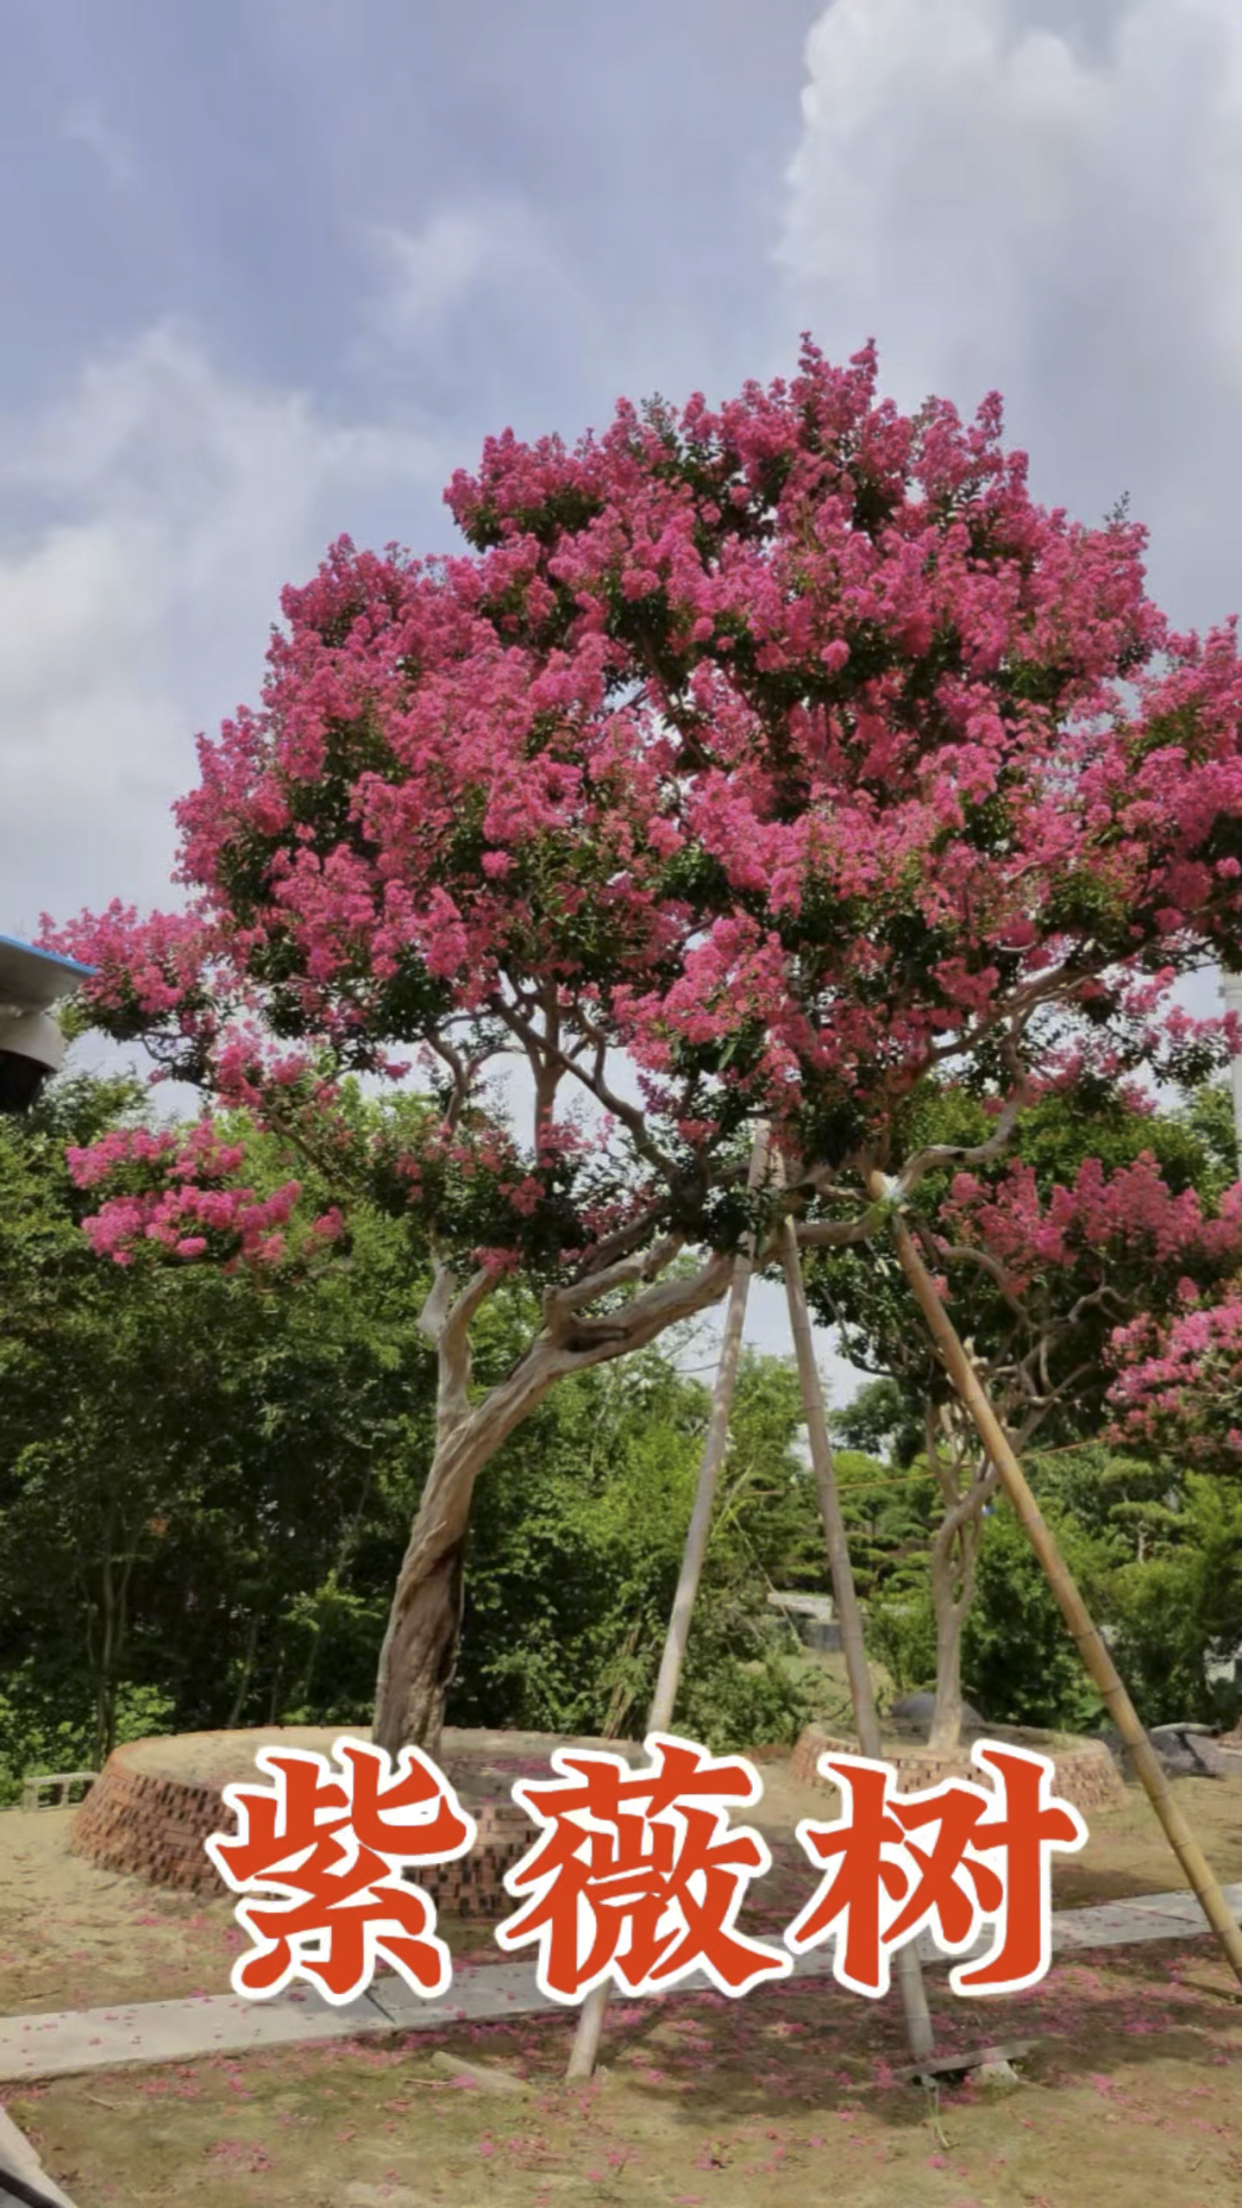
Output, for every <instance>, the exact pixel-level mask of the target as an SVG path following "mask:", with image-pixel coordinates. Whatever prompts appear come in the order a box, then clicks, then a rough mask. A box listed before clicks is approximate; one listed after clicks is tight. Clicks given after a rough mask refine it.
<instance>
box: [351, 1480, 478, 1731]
mask: <svg viewBox="0 0 1242 2208" xmlns="http://www.w3.org/2000/svg"><path fill="white" fill-rule="evenodd" d="M420 1516H421V1513H420ZM465 1547H466V1542H465V1535H464V1533H463V1534H462V1535H461V1537H460V1538H459V1539H457V1540H456V1541H453V1542H452V1543H451V1544H450V1545H449V1546H448V1547H446V1548H444V1549H443V1550H440V1551H439V1553H437V1545H436V1544H435V1543H434V1542H432V1543H430V1544H428V1542H427V1541H426V1540H425V1539H422V1538H420V1532H419V1523H418V1520H417V1519H416V1520H415V1525H414V1534H413V1537H412V1538H411V1541H410V1546H409V1548H408V1550H407V1551H406V1557H405V1562H404V1563H403V1565H402V1567H401V1574H400V1577H399V1578H398V1581H397V1587H396V1592H395V1594H394V1596H393V1605H392V1612H391V1615H390V1618H389V1627H388V1634H387V1637H386V1639H385V1644H384V1655H383V1659H382V1663H381V1670H380V1677H379V1686H378V1691H377V1694H376V1701H375V1724H374V1728H373V1730H372V1734H371V1738H372V1739H373V1740H374V1741H375V1742H376V1744H377V1745H378V1746H379V1747H381V1748H386V1749H387V1750H388V1753H389V1755H390V1756H393V1757H394V1758H395V1757H396V1755H397V1753H398V1751H399V1750H400V1749H401V1748H403V1747H405V1746H406V1745H407V1743H408V1744H411V1745H413V1746H416V1747H419V1748H422V1749H425V1750H426V1753H427V1754H428V1755H429V1756H430V1757H431V1758H432V1760H433V1761H436V1760H438V1758H439V1754H440V1735H441V1732H442V1731H443V1728H444V1711H445V1706H446V1704H447V1702H448V1697H449V1689H450V1687H451V1686H452V1684H453V1675H454V1673H455V1671H456V1669H457V1650H458V1645H459V1643H460V1639H461V1613H462V1595H463V1581H462V1559H463V1556H464V1554H465Z"/></svg>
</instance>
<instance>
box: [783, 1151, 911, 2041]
mask: <svg viewBox="0 0 1242 2208" xmlns="http://www.w3.org/2000/svg"><path fill="white" fill-rule="evenodd" d="M778 1167H779V1161H778ZM780 1252H781V1262H782V1264H783V1266H784V1269H785V1293H786V1296H787V1298H788V1302H789V1322H790V1327H791V1330H792V1333H793V1340H794V1350H795V1353H796V1356H797V1361H798V1378H799V1380H800V1382H801V1385H802V1407H803V1410H804V1411H805V1413H806V1426H807V1437H808V1439H809V1442H810V1447H811V1462H812V1465H813V1466H814V1469H815V1484H816V1487H817V1489H818V1492H819V1507H820V1515H821V1517H822V1518H823V1522H824V1539H825V1542H826V1544H827V1549H828V1568H829V1571H830V1573H831V1575H832V1593H833V1600H834V1602H835V1603H836V1608H837V1619H838V1622H839V1624H840V1627H841V1648H842V1652H843V1654H844V1656H845V1667H846V1672H847V1674H848V1677H849V1684H850V1700H851V1702H852V1703H853V1705H854V1723H855V1726H856V1727H857V1731H858V1745H859V1749H860V1752H861V1753H862V1754H863V1755H864V1756H866V1757H867V1758H868V1760H869V1761H871V1762H876V1763H878V1762H881V1761H882V1760H883V1754H884V1746H883V1741H882V1739H881V1735H880V1721H879V1718H878V1716H877V1714H876V1707H875V1695H874V1692H873V1691H872V1686H871V1674H870V1672H869V1670H868V1669H867V1657H866V1651H865V1648H864V1645H863V1629H862V1615H861V1612H860V1611H859V1607H858V1595H857V1591H856V1589H855V1586H854V1569H853V1566H852V1564H851V1562H850V1551H849V1541H848V1539H847V1537H846V1531H845V1521H844V1519H843V1517H842V1515H841V1498H840V1494H839V1492H838V1489H837V1479H836V1469H835V1466H834V1464H833V1458H832V1444H831V1442H830V1441H829V1439H828V1421H827V1419H826V1417H825V1415H824V1399H823V1392H822V1390H821V1388H820V1384H819V1370H818V1367H817V1366H816V1363H815V1343H814V1337H813V1336H812V1333H811V1321H810V1317H809V1315H808V1312H807V1306H806V1287H805V1284H804V1281H803V1276H802V1254H801V1251H800V1250H799V1248H798V1237H797V1230H796V1228H795V1226H794V1223H793V1221H792V1219H786V1221H785V1223H784V1225H783V1227H782V1229H781V1237H780ZM893 1962H894V1968H895V1975H896V1978H897V1985H898V1989H899V1991H900V1994H901V2004H902V2008H903V2010H904V2012H905V2021H906V2038H907V2040H908V2042H909V2047H910V2053H911V2055H912V2056H913V2058H914V2061H915V2062H916V2063H919V2062H923V2061H926V2060H927V2058H928V2057H929V2056H930V2055H931V2054H932V2053H933V2050H934V2045H935V2041H934V2035H933V2032H932V2023H931V2015H930V2012H929V2010H928V2006H927V1990H926V1988H925V1986H924V1984H923V1971H922V1966H921V1965H920V1962H919V1959H918V1956H917V1954H916V1953H915V1951H914V1948H913V1947H912V1946H905V1947H899V1948H898V1949H897V1952H896V1954H895V1956H894V1957H893Z"/></svg>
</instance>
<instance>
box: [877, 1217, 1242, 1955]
mask: <svg viewBox="0 0 1242 2208" xmlns="http://www.w3.org/2000/svg"><path fill="white" fill-rule="evenodd" d="M868 1193H869V1194H870V1195H871V1196H872V1197H874V1198H875V1199H876V1200H877V1201H883V1200H884V1199H885V1198H886V1197H887V1195H888V1193H889V1190H888V1183H887V1181H886V1180H885V1178H884V1175H883V1174H882V1173H872V1174H871V1175H870V1176H869V1178H868ZM892 1231H893V1240H894V1243H895V1244H896V1248H897V1255H898V1257H899V1259H900V1261H901V1267H902V1271H903V1272H904V1273H905V1276H906V1279H907V1280H908V1281H909V1283H910V1286H911V1288H912V1290H913V1292H914V1296H915V1299H916V1301H917V1303H918V1306H919V1309H920V1310H921V1312H922V1314H923V1317H924V1319H925V1321H926V1324H927V1330H928V1332H929V1334H930V1335H931V1338H932V1340H933V1342H934V1343H935V1345H936V1348H937V1350H938V1351H939V1353H940V1356H941V1358H942V1360H943V1362H944V1367H945V1370H946V1372H947V1373H948V1375H949V1378H950V1380H951V1381H952V1382H953V1386H954V1388H955V1389H956V1390H957V1393H958V1395H959V1396H960V1397H961V1400H962V1402H963V1403H964V1404H965V1406H966V1408H967V1410H968V1411H969V1413H970V1416H971V1418H972V1419H973V1420H974V1423H975V1429H976V1431H977V1433H978V1435H979V1439H980V1441H981V1442H982V1443H983V1446H984V1448H985V1449H986V1450H987V1453H988V1455H989V1457H990V1458H991V1460H992V1463H993V1464H994V1465H995V1467H996V1470H997V1472H998V1474H999V1476H1000V1481H1001V1485H1002V1486H1003V1488H1004V1490H1005V1493H1006V1494H1007V1495H1008V1497H1009V1500H1010V1502H1011V1503H1012V1504H1013V1507H1014V1510H1015V1511H1016V1512H1017V1515H1018V1519H1019V1521H1020V1523H1021V1525H1022V1528H1023V1531H1024V1532H1025V1534H1026V1536H1027V1539H1028V1540H1029V1542H1030V1544H1031V1547H1032V1548H1033V1549H1034V1551H1035V1554H1036V1556H1037V1557H1038V1558H1039V1561H1040V1563H1041V1564H1042V1565H1043V1568H1044V1571H1045V1572H1046V1574H1047V1577H1048V1583H1049V1585H1050V1586H1051V1588H1052V1592H1053V1594H1054V1595H1055V1596H1056V1598H1057V1601H1058V1603H1059V1604H1060V1606H1061V1611H1062V1614H1063V1615H1064V1617H1065V1620H1066V1623H1067V1624H1068V1626H1069V1629H1070V1632H1071V1633H1072V1634H1073V1636H1074V1639H1075V1641H1076V1642H1077V1644H1078V1648H1079V1652H1080V1653H1081V1656H1082V1659H1083V1662H1084V1663H1085V1665H1086V1667H1087V1670H1088V1671H1089V1673H1090V1674H1091V1677H1092V1679H1093V1680H1094V1681H1095V1684H1096V1686H1097V1687H1098V1689H1099V1692H1100V1695H1101V1698H1102V1700H1103V1701H1104V1703H1105V1704H1106V1706H1107V1708H1108V1710H1109V1712H1110V1714H1111V1716H1112V1718H1113V1721H1114V1723H1115V1724H1116V1727H1117V1730H1118V1732H1119V1733H1120V1734H1121V1737H1122V1739H1123V1740H1124V1742H1125V1744H1126V1746H1127V1748H1128V1749H1129V1751H1130V1754H1131V1756H1132V1758H1133V1760H1134V1768H1135V1770H1136V1771H1137V1772H1138V1775H1139V1778H1140V1779H1141V1780H1142V1783H1143V1785H1144V1787H1145V1788H1146V1791H1147V1795H1148V1799H1149V1800H1150V1802H1151V1805H1152V1808H1153V1809H1154V1810H1155V1812H1156V1815H1157V1817H1158V1818H1159V1819H1160V1822H1161V1824H1162V1825H1163V1827H1164V1830H1165V1835H1166V1837H1167V1839H1168V1842H1169V1846H1170V1847H1171V1848H1172V1850H1173V1853H1174V1855H1175V1856H1176V1857H1177V1860H1178V1862H1179V1863H1180V1864H1181V1867H1182V1869H1183V1871H1184V1872H1185V1874H1186V1878H1187V1881H1188V1882H1189V1885H1190V1888H1191V1891H1192V1892H1193V1893H1194V1895H1195V1896H1196V1898H1197V1900H1198V1902H1199V1904H1200V1906H1201V1908H1202V1910H1203V1914H1204V1916H1205V1917H1206V1918H1207V1920H1208V1923H1209V1925H1210V1926H1211V1928H1212V1930H1213V1931H1214V1932H1215V1934H1216V1937H1217V1939H1218V1940H1219V1942H1220V1945H1221V1947H1222V1949H1223V1951H1224V1954H1225V1956H1226V1958H1227V1960H1228V1963H1229V1967H1230V1969H1231V1970H1232V1971H1233V1973H1234V1976H1235V1977H1236V1978H1237V1979H1238V1980H1239V1982H1240V1983H1242V1930H1240V1929H1239V1927H1238V1924H1237V1923H1236V1921H1235V1919H1234V1917H1233V1914H1232V1912H1231V1910H1230V1908H1229V1905H1228V1903H1227V1902H1226V1900H1225V1897H1224V1895H1223V1893H1222V1892H1221V1890H1220V1884H1219V1881H1218V1880H1217V1878H1216V1877H1215V1875H1214V1873H1213V1872H1212V1870H1211V1869H1210V1868H1209V1865H1208V1863H1207V1859H1206V1857H1205V1856H1204V1854H1203V1850H1202V1849H1201V1847H1200V1846H1199V1843H1198V1841H1197V1840H1196V1839H1195V1837H1194V1834H1193V1833H1192V1832H1191V1829H1190V1827H1189V1825H1188V1824H1187V1822H1186V1819H1185V1818H1184V1817H1183V1815H1182V1812H1181V1810H1180V1808H1179V1807H1178V1804H1177V1803H1176V1802H1175V1801H1174V1799H1173V1795H1172V1792H1171V1790H1170V1787H1169V1782H1168V1780H1167V1779H1166V1777H1165V1775H1164V1772H1163V1771H1162V1770H1161V1768H1160V1764H1159V1761H1158V1759H1157V1757H1156V1755H1155V1752H1154V1750H1153V1748H1152V1745H1151V1742H1150V1741H1149V1740H1148V1738H1147V1734H1146V1733H1145V1731H1144V1730H1143V1727H1142V1725H1141V1724H1140V1722H1139V1716H1138V1712H1137V1710H1136V1709H1135V1707H1134V1704H1133V1703H1132V1702H1131V1700H1130V1697H1129V1695H1128V1694H1127V1693H1126V1690H1125V1687H1124V1685H1123V1684H1122V1681H1121V1678H1120V1675H1119V1673H1118V1671H1117V1668H1116V1665H1115V1664H1114V1663H1113V1659H1112V1657H1111V1656H1110V1655H1109V1652H1108V1649H1107V1648H1106V1647H1105V1645H1104V1642H1103V1640H1102V1639H1101V1637H1100V1632H1099V1628H1098V1627H1097V1626H1096V1624H1095V1621H1094V1619H1093V1618H1092V1616H1091V1613H1090V1611H1089V1610H1088V1608H1087V1606H1086V1603H1085V1602H1084V1601H1083V1599H1082V1596H1081V1594H1080V1593H1079V1591H1078V1588H1077V1586H1076V1585H1075V1583H1074V1580H1073V1578H1072V1577H1071V1575H1070V1572H1069V1569H1068V1567H1067V1565H1066V1563H1065V1560H1064V1558H1063V1557H1062V1555H1061V1552H1060V1550H1059V1549H1058V1547H1057V1544H1056V1541H1055V1539H1054V1537H1053V1535H1052V1532H1051V1529H1050V1528H1049V1526H1048V1524H1047V1522H1046V1520H1045V1518H1044V1516H1043V1513H1042V1511H1041V1510H1040V1508H1039V1505H1038V1503H1037V1502H1036V1500H1035V1497H1034V1496H1033V1495H1032V1493H1031V1490H1030V1488H1029V1487H1028V1485H1027V1482H1026V1477H1025V1475H1024V1473H1023V1470H1022V1467H1021V1465H1020V1464H1019V1462H1018V1459H1017V1457H1016V1456H1015V1454H1014V1451H1013V1448H1012V1446H1011V1444H1010V1441H1009V1437H1008V1435H1007V1434H1006V1432H1005V1430H1004V1427H1003V1426H1002V1425H1001V1422H1000V1420H999V1419H998V1417H997V1415H996V1412H995V1411H994V1409H993V1408H992V1404H991V1401H990V1400H989V1397H988V1394H987V1390H986V1389H985V1388H984V1386H983V1384H982V1382H981V1381H980V1379H979V1376H978V1374H977V1372H976V1371H975V1368H974V1366H973V1364H972V1363H971V1360H970V1358H969V1357H968V1356H967V1354H966V1351H965V1349H964V1347H963V1345H962V1343H961V1341H960V1340H959V1339H958V1335H957V1331H956V1329H955V1327H954V1325H953V1322H952V1320H951V1319H950V1317H949V1314H948V1312H947V1311H946V1310H945V1307H944V1305H943V1303H942V1302H941V1300H940V1297H939V1295H938V1294H937V1292H936V1286H935V1282H934V1281H933V1279H932V1276H931V1274H930V1272H929V1271H928V1268H927V1266H926V1265H925V1264H924V1262H923V1259H922V1257H921V1256H920V1254H919V1251H918V1247H917V1245H916V1243H915V1240H914V1237H913V1235H912V1234H911V1232H910V1229H909V1227H908V1226H907V1224H906V1222H905V1220H904V1219H903V1218H902V1216H901V1213H900V1212H894V1214H893V1219H892Z"/></svg>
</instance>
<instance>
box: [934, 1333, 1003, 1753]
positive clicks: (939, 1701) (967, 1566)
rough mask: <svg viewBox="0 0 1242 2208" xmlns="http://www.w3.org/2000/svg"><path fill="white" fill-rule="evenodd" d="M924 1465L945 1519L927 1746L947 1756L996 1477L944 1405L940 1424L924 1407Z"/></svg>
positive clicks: (958, 1715)
mask: <svg viewBox="0 0 1242 2208" xmlns="http://www.w3.org/2000/svg"><path fill="white" fill-rule="evenodd" d="M968 1346H969V1345H968ZM938 1425H939V1427H940V1429H941V1431H940V1432H938V1431H937V1426H938ZM942 1434H943V1445H942ZM927 1460H928V1465H929V1467H930V1469H931V1470H932V1471H933V1472H934V1473H935V1475H936V1480H937V1483H938V1485H939V1488H940V1492H941V1495H942V1496H943V1498H944V1516H943V1518H942V1519H941V1522H940V1524H939V1526H938V1527H937V1529H936V1535H935V1539H934V1540H933V1542H932V1552H931V1594H932V1610H933V1612H934V1614H935V1619H936V1699H935V1704H934V1707H933V1710H932V1722H931V1732H930V1734H929V1736H928V1746H929V1747H930V1748H935V1749H939V1750H941V1751H943V1752H946V1753H947V1752H949V1751H951V1750H952V1749H954V1748H958V1747H960V1745H961V1739H962V1633H963V1631H964V1629H965V1625H966V1620H967V1618H968V1617H969V1615H970V1606H971V1603H972V1602H973V1600H974V1593H975V1565H976V1562H977V1559H978V1555H979V1542H980V1538H981V1536H982V1533H983V1506H984V1503H985V1502H986V1501H987V1498H988V1496H989V1495H990V1494H991V1493H992V1491H993V1489H994V1488H995V1486H996V1485H997V1475H996V1472H995V1470H994V1469H993V1467H992V1466H990V1465H989V1464H988V1461H987V1459H986V1457H981V1455H980V1452H979V1450H978V1448H977V1446H972V1443H971V1437H970V1434H969V1432H968V1431H967V1430H966V1428H965V1423H964V1419H963V1417H962V1414H961V1412H960V1410H958V1409H957V1408H956V1407H955V1406H948V1405H946V1406H944V1407H943V1408H942V1409H941V1412H940V1415H939V1420H937V1416H936V1413H935V1412H934V1410H933V1409H932V1407H931V1406H930V1405H929V1406H928V1412H927Z"/></svg>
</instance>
